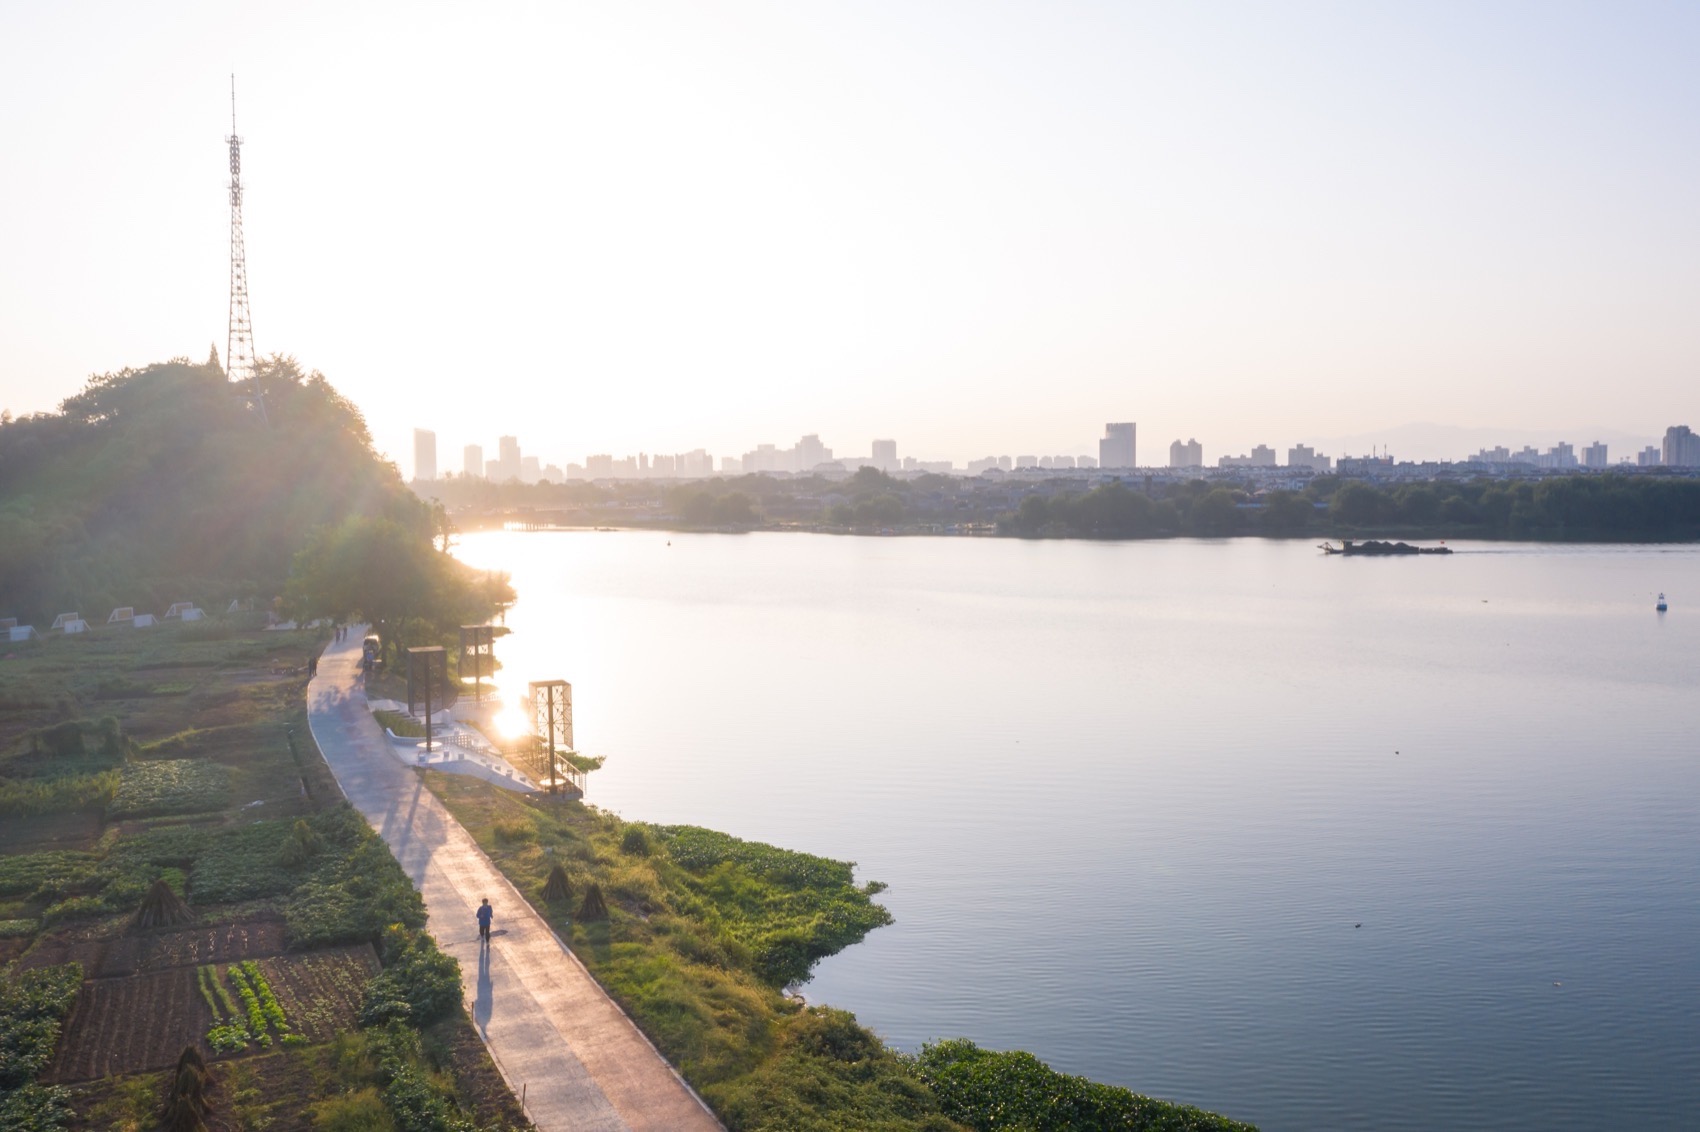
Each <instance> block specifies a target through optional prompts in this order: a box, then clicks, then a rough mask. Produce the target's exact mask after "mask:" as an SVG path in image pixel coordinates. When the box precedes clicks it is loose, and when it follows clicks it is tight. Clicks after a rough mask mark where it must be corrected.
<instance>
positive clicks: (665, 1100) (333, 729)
mask: <svg viewBox="0 0 1700 1132" xmlns="http://www.w3.org/2000/svg"><path fill="white" fill-rule="evenodd" d="M360 639H361V633H360V631H359V630H357V629H351V630H350V631H349V633H348V640H346V641H343V642H341V643H335V642H333V643H332V644H331V645H330V647H329V648H327V649H326V650H325V653H324V656H323V657H321V658H320V660H319V672H318V675H317V676H315V677H314V678H313V679H312V681H311V682H310V683H309V684H308V685H307V717H308V723H309V725H310V726H311V728H312V731H313V738H314V739H315V740H316V741H317V742H318V744H319V749H320V750H321V751H323V752H324V755H325V761H326V762H327V763H329V764H330V768H331V771H332V773H334V774H335V775H336V779H337V782H338V783H340V784H341V786H342V790H343V793H344V794H346V795H347V796H348V800H349V801H350V802H351V803H353V805H354V808H355V809H357V810H359V811H360V812H361V813H362V814H364V815H365V816H366V820H367V821H369V822H371V823H372V828H373V829H375V830H377V831H378V833H379V834H380V835H381V836H382V837H383V839H384V840H385V841H387V842H388V843H389V846H390V849H391V851H392V852H394V853H395V856H396V860H398V861H400V862H401V867H402V868H403V869H404V870H406V872H407V875H408V876H409V877H411V878H412V879H413V883H414V886H415V887H417V888H418V889H419V891H420V893H421V894H423V895H424V897H425V911H426V915H427V917H428V925H427V926H428V927H429V929H430V932H431V934H432V935H433V936H435V937H436V940H437V943H438V945H439V946H440V947H441V948H442V949H443V950H444V951H446V952H448V953H449V954H450V955H453V956H454V957H455V958H456V959H458V960H460V973H461V981H462V983H463V984H464V990H465V997H466V998H467V999H468V1000H469V1001H471V1002H472V1004H473V1009H472V1016H473V1022H474V1024H475V1025H477V1027H478V1032H479V1034H481V1035H482V1036H483V1038H484V1044H485V1045H486V1046H488V1047H489V1050H490V1055H491V1057H492V1058H494V1059H495V1062H496V1064H497V1066H498V1067H500V1069H501V1070H502V1075H503V1076H504V1077H506V1078H507V1080H508V1084H509V1085H510V1086H512V1088H513V1091H514V1094H515V1095H516V1096H517V1095H519V1094H520V1092H521V1090H522V1088H523V1090H524V1094H525V1108H526V1113H527V1115H529V1116H530V1117H531V1119H532V1121H533V1122H534V1123H535V1124H536V1125H537V1127H538V1128H540V1129H543V1130H544V1132H567V1130H568V1129H572V1130H574V1132H578V1130H580V1129H584V1130H594V1132H624V1130H628V1129H629V1130H631V1132H645V1130H648V1129H655V1130H657V1132H660V1130H667V1132H675V1130H676V1132H694V1130H697V1129H702V1130H715V1132H719V1129H720V1123H719V1121H717V1120H715V1118H714V1116H713V1114H712V1113H710V1112H709V1110H708V1108H707V1107H706V1106H705V1105H704V1104H703V1103H702V1101H701V1100H700V1099H698V1097H697V1095H696V1094H695V1093H693V1092H692V1091H691V1090H690V1088H689V1087H687V1086H686V1085H685V1083H684V1081H683V1080H682V1079H680V1077H679V1076H678V1074H677V1073H675V1072H674V1071H673V1068H672V1067H671V1066H670V1065H668V1064H667V1062H666V1060H665V1059H664V1058H662V1056H661V1055H660V1054H659V1053H657V1052H656V1051H655V1047H654V1046H652V1045H650V1044H649V1041H648V1039H646V1038H645V1037H644V1036H643V1034H642V1033H641V1032H640V1031H639V1030H638V1028H637V1027H636V1026H635V1025H633V1024H632V1021H631V1019H630V1018H627V1017H626V1015H625V1013H624V1012H623V1011H621V1010H620V1008H619V1007H618V1006H616V1005H615V1004H614V1002H613V1000H612V999H610V998H609V997H608V995H607V992H605V991H604V990H603V989H602V988H601V986H599V985H598V984H597V982H596V980H595V979H592V978H591V977H590V974H589V972H587V971H586V970H585V969H584V967H583V966H582V965H581V964H580V963H579V961H578V959H577V958H575V957H574V956H573V955H572V953H571V952H569V951H568V950H567V949H566V948H565V947H563V946H562V945H561V943H560V941H559V940H558V939H556V938H555V935H554V933H553V932H551V931H550V930H549V927H548V925H547V924H545V923H544V922H543V919H542V917H540V916H539V915H538V914H537V913H536V912H535V911H533V910H532V908H531V906H530V905H529V904H527V903H526V902H525V899H524V898H523V897H522V896H520V894H519V893H518V892H517V891H515V889H514V888H513V886H512V885H510V884H509V883H508V882H507V880H506V878H504V877H503V876H502V874H501V873H500V872H499V871H498V870H497V868H496V866H495V865H494V864H492V863H491V862H490V859H489V858H488V857H486V856H485V855H484V853H483V852H482V851H481V850H480V849H479V848H478V846H477V844H476V843H475V842H474V841H473V840H472V836H471V835H470V834H468V833H467V832H466V830H465V829H463V828H461V825H460V823H459V822H457V821H456V820H455V819H454V817H453V816H452V815H451V814H450V813H449V812H448V810H447V809H446V808H444V806H443V804H442V803H441V802H440V801H438V800H437V797H436V795H434V794H432V793H431V792H430V791H429V790H427V789H426V788H425V783H424V781H423V779H422V778H421V777H420V775H419V772H417V771H415V770H413V769H412V768H410V767H407V766H404V765H402V764H401V763H399V762H397V761H396V759H395V757H394V756H393V755H392V754H391V753H390V752H389V751H388V750H387V749H386V747H387V744H386V741H385V739H384V733H383V729H382V728H381V727H379V726H378V722H377V720H375V719H373V718H372V714H371V712H370V710H369V709H368V708H367V706H366V693H365V689H364V686H363V684H362V680H361V675H360ZM486 896H488V897H489V898H490V903H491V904H492V905H494V906H495V909H496V920H495V924H494V931H493V933H492V935H493V937H494V938H492V940H491V941H490V946H489V948H488V949H483V948H480V947H479V945H478V927H477V923H476V921H475V920H474V919H473V912H474V910H475V909H476V908H477V907H478V902H479V900H480V899H481V898H483V897H486Z"/></svg>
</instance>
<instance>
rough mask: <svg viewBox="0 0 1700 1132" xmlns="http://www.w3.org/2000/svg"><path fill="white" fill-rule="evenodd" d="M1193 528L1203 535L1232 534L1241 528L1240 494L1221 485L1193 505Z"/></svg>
mask: <svg viewBox="0 0 1700 1132" xmlns="http://www.w3.org/2000/svg"><path fill="white" fill-rule="evenodd" d="M1190 517H1191V520H1192V529H1193V531H1194V532H1195V533H1197V534H1201V535H1214V536H1222V535H1231V534H1233V533H1235V532H1236V531H1237V530H1238V529H1239V525H1240V507H1239V498H1238V496H1237V495H1236V494H1235V493H1234V492H1232V491H1229V490H1228V489H1227V488H1224V487H1219V488H1216V489H1215V490H1213V491H1211V492H1209V493H1208V494H1207V495H1205V496H1204V497H1203V498H1202V499H1200V500H1199V501H1198V502H1197V503H1194V504H1193V505H1192V513H1191V516H1190Z"/></svg>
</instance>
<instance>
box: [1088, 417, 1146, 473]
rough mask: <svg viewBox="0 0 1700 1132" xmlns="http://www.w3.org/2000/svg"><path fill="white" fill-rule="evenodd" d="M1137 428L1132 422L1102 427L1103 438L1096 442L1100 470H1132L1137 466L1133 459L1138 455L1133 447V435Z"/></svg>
mask: <svg viewBox="0 0 1700 1132" xmlns="http://www.w3.org/2000/svg"><path fill="white" fill-rule="evenodd" d="M1137 428H1138V426H1137V425H1136V424H1134V423H1132V422H1125V423H1122V424H1107V425H1105V426H1104V438H1103V439H1102V440H1100V441H1098V466H1099V467H1100V468H1133V467H1137V466H1138V465H1137V464H1136V463H1135V457H1136V456H1137V455H1138V453H1137V451H1136V449H1135V445H1134V433H1135V431H1136V430H1137Z"/></svg>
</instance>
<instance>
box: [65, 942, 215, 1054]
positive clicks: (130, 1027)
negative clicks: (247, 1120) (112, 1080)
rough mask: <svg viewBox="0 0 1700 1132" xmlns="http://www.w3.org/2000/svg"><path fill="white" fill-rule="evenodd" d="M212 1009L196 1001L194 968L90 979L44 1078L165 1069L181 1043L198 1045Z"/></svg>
mask: <svg viewBox="0 0 1700 1132" xmlns="http://www.w3.org/2000/svg"><path fill="white" fill-rule="evenodd" d="M211 1025H212V1011H210V1010H209V1009H208V1008H207V1004H206V1003H205V1002H203V1001H202V1000H201V994H200V991H199V989H197V987H196V985H195V969H194V968H193V967H183V968H179V969H177V970H174V971H155V972H151V973H149V974H146V975H132V976H130V977H128V978H123V979H93V980H91V981H89V982H86V983H84V984H83V988H82V990H80V991H78V992H77V1002H76V1005H75V1006H73V1007H72V1008H71V1017H70V1018H69V1019H68V1020H67V1022H66V1025H65V1033H64V1036H63V1037H62V1038H61V1039H60V1041H59V1053H58V1056H57V1057H55V1058H54V1060H53V1065H52V1066H51V1067H50V1068H49V1070H48V1072H47V1075H46V1079H47V1080H49V1081H86V1080H88V1079H89V1078H91V1077H105V1076H108V1075H109V1074H113V1073H135V1072H137V1071H140V1070H144V1069H167V1068H170V1067H171V1066H172V1065H173V1064H175V1063H176V1061H177V1055H178V1054H180V1053H182V1052H183V1047H184V1046H188V1045H196V1044H201V1045H202V1046H203V1052H204V1042H202V1039H203V1037H204V1036H205V1035H206V1032H207V1027H208V1026H211Z"/></svg>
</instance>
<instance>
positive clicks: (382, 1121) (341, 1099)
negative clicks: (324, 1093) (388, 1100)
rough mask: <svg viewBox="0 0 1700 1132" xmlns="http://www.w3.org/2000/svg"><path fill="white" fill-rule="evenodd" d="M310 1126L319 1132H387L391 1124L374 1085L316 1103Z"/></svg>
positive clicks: (391, 1121) (393, 1122)
mask: <svg viewBox="0 0 1700 1132" xmlns="http://www.w3.org/2000/svg"><path fill="white" fill-rule="evenodd" d="M312 1112H313V1127H314V1128H315V1129H317V1130H319V1132H391V1130H392V1129H394V1128H395V1121H393V1120H391V1119H390V1112H389V1108H388V1106H386V1105H385V1104H384V1098H383V1095H382V1094H381V1093H379V1092H378V1089H377V1087H376V1086H374V1085H368V1086H366V1087H364V1088H360V1089H355V1090H353V1091H352V1092H347V1093H343V1094H341V1095H340V1096H335V1097H330V1098H328V1099H326V1100H322V1101H319V1102H317V1103H316V1104H314V1105H313V1107H312Z"/></svg>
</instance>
